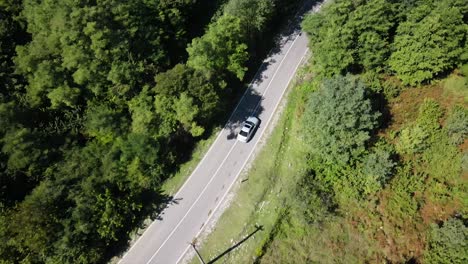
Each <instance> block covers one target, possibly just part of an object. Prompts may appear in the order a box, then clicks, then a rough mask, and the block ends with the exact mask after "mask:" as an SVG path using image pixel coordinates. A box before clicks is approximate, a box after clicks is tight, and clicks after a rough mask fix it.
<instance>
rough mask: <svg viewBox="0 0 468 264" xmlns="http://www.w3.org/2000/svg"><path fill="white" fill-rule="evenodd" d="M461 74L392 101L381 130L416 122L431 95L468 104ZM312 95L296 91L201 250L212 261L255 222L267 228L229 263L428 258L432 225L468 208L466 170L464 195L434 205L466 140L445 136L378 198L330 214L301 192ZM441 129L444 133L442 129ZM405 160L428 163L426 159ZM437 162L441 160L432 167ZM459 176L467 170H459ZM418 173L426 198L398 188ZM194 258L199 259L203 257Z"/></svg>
mask: <svg viewBox="0 0 468 264" xmlns="http://www.w3.org/2000/svg"><path fill="white" fill-rule="evenodd" d="M456 78H458V77H456ZM453 79H454V77H453V76H451V77H449V78H448V79H446V80H444V81H441V82H439V83H437V84H434V85H431V86H427V87H419V88H412V89H406V90H405V91H404V92H403V93H402V94H401V95H400V96H398V97H397V98H395V99H393V100H392V101H391V102H390V104H389V108H390V111H391V114H392V120H391V122H390V126H389V127H388V128H387V129H385V130H382V131H380V132H379V134H380V135H381V136H383V137H386V138H394V135H395V134H398V131H400V129H401V128H403V127H406V126H409V124H411V123H412V122H414V120H415V118H416V116H417V114H416V113H417V109H418V108H419V106H420V105H421V104H422V103H423V101H424V98H432V99H434V100H435V101H437V102H438V103H439V105H440V106H441V108H442V109H443V110H444V112H445V113H447V112H449V110H450V109H451V108H452V107H453V106H454V105H455V104H461V105H464V107H467V103H468V102H467V100H466V96H465V95H466V89H467V87H464V88H461V89H460V88H457V89H453V85H447V83H449V84H450V83H451V82H453ZM307 94H308V92H307V90H306V89H304V87H296V88H294V89H293V90H292V91H291V93H290V95H289V96H288V103H287V106H286V110H285V111H284V113H283V114H282V117H281V119H280V122H279V124H278V125H277V127H276V129H275V130H274V132H273V134H272V135H271V137H270V139H269V140H268V143H267V145H266V146H265V147H264V149H263V150H262V152H261V153H260V155H259V156H258V157H257V159H256V160H255V162H254V164H255V165H254V166H253V167H252V169H251V170H250V171H249V174H248V181H246V182H244V183H242V184H241V186H240V188H239V190H238V192H237V195H236V197H235V200H234V201H233V203H232V205H231V206H230V208H228V209H227V210H226V211H225V213H224V214H223V215H222V217H221V218H220V220H219V222H218V224H217V225H216V228H215V229H214V231H213V232H212V233H211V234H210V235H209V236H208V238H207V239H206V241H204V243H203V245H202V247H201V254H202V256H203V257H204V259H205V261H209V260H212V259H213V258H215V257H216V256H218V255H219V254H220V253H221V252H223V251H224V250H226V249H227V248H229V247H231V246H232V245H234V244H235V243H236V242H237V241H240V240H241V239H242V238H243V237H245V236H247V235H248V234H249V233H250V232H251V231H253V230H254V228H255V224H258V225H262V226H263V227H264V230H263V231H261V232H258V233H256V234H255V235H254V236H253V237H252V238H250V239H249V240H247V241H246V242H245V243H243V244H242V245H241V246H240V247H238V248H237V249H235V250H233V251H231V252H230V253H229V254H228V255H225V256H224V257H223V258H222V260H221V262H225V263H252V262H255V261H258V262H262V263H306V262H312V263H315V262H317V263H336V262H339V263H357V262H363V261H364V260H367V261H371V262H375V261H377V262H382V261H384V260H390V261H395V262H399V261H404V260H409V259H411V258H414V259H420V258H422V255H423V252H424V249H425V243H426V240H427V238H426V234H427V232H428V230H429V228H430V222H434V221H439V220H444V219H447V218H448V217H449V216H450V215H451V214H453V213H454V212H455V211H466V195H463V193H466V180H467V173H466V172H463V173H462V175H461V177H456V178H455V179H452V181H451V184H452V185H451V188H453V190H451V191H453V195H458V196H460V195H461V196H463V197H460V198H459V199H454V197H453V196H451V197H449V198H448V200H447V201H445V202H440V201H438V202H434V201H433V199H432V198H431V197H433V196H434V195H433V193H434V192H436V191H437V190H436V189H437V187H439V186H438V185H437V184H432V183H433V182H434V180H433V179H434V178H436V177H437V174H438V172H437V171H439V172H443V171H444V170H445V171H446V170H450V168H457V167H459V165H460V163H461V153H462V152H463V153H464V152H465V149H466V146H467V145H468V144H466V141H465V144H462V145H461V146H460V147H459V148H458V149H457V148H455V147H453V148H451V147H447V145H444V144H445V143H444V142H445V141H444V139H442V140H439V141H441V143H440V144H439V143H438V144H434V145H433V146H432V147H430V148H429V149H428V150H427V151H426V152H425V153H424V154H423V156H425V157H426V159H429V160H426V161H424V162H422V161H417V162H415V165H414V167H412V168H411V169H408V170H407V171H405V169H404V168H403V167H404V166H400V167H401V169H400V170H399V172H398V173H397V174H396V176H395V177H394V179H393V180H392V181H391V182H390V183H389V184H388V185H387V186H386V188H384V190H382V191H381V192H379V193H377V194H376V195H375V196H374V197H371V198H369V200H367V201H360V202H356V201H350V202H349V204H347V205H344V206H343V208H341V210H339V211H338V214H335V213H329V212H327V211H326V209H325V208H324V206H323V205H322V204H321V202H320V199H316V200H314V199H311V200H310V201H303V200H301V199H300V198H299V197H300V196H299V195H298V192H300V191H301V186H300V184H299V183H300V182H301V179H302V178H303V175H305V171H306V170H307V165H306V164H305V163H306V162H305V159H304V156H305V152H304V149H303V144H302V141H301V133H300V116H301V113H302V111H303V109H304V98H305V97H306V95H307ZM445 116H446V115H445ZM440 121H441V123H443V122H444V121H443V120H440ZM439 132H440V135H442V130H441V131H439ZM442 138H445V137H444V136H442ZM438 154H441V155H438ZM405 158H406V159H410V160H411V159H416V160H420V158H421V157H415V156H412V157H405ZM423 159H424V158H423ZM431 162H432V164H434V163H437V164H438V165H435V166H434V165H433V166H431ZM444 167H445V168H444ZM451 173H452V175H459V174H458V173H459V171H458V170H457V169H455V170H453V171H452V172H451ZM416 174H424V175H428V176H425V177H426V178H425V181H426V185H424V188H422V189H421V190H420V191H421V194H420V196H419V197H416V198H415V197H413V196H411V195H403V198H402V197H400V196H399V194H398V192H400V191H401V190H399V189H398V186H401V184H405V183H404V180H405V179H406V178H407V177H408V175H409V176H410V178H411V179H417V178H416V177H411V176H414V175H416ZM439 174H440V173H439ZM459 176H460V175H459ZM402 181H403V183H401V182H402ZM409 184H410V185H412V184H413V183H411V182H410V183H409ZM431 184H432V185H431ZM421 186H423V185H421ZM434 188H435V189H434ZM404 190H405V191H406V192H408V191H409V190H406V189H404ZM399 199H400V200H399ZM401 199H403V200H401ZM405 199H406V200H405ZM431 199H432V200H431ZM419 200H423V202H420V201H419ZM401 202H407V203H409V204H412V203H415V202H417V203H418V206H421V207H420V208H418V209H417V210H416V211H414V212H412V213H405V212H402V213H401V212H400V211H401V209H402V208H403V205H400V204H399V203H401ZM305 205H307V206H308V207H309V208H310V210H309V212H307V213H308V214H311V212H312V214H313V216H308V217H306V216H305V213H304V210H303V208H304V206H305ZM392 206H393V207H395V208H392ZM400 213H401V214H400ZM306 219H313V221H312V222H310V221H309V222H307V221H306ZM400 223H403V224H401V225H400ZM259 256H261V258H259ZM192 263H198V260H193V261H192Z"/></svg>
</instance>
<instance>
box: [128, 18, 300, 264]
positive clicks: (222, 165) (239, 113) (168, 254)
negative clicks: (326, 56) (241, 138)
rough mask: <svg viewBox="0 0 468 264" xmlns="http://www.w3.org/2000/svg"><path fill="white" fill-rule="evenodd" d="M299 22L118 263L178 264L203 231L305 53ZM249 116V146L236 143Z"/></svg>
mask: <svg viewBox="0 0 468 264" xmlns="http://www.w3.org/2000/svg"><path fill="white" fill-rule="evenodd" d="M298 28H299V26H298V22H296V23H294V24H292V25H291V28H290V32H289V33H286V34H285V35H284V36H283V37H282V38H281V40H280V42H279V44H278V47H277V49H276V50H274V51H272V52H271V54H270V55H269V57H268V58H267V59H265V60H264V63H263V64H262V66H261V67H260V69H259V71H258V72H257V74H256V76H255V77H254V79H253V81H252V83H251V84H250V86H249V88H248V89H247V91H246V93H245V94H244V96H243V97H242V99H241V100H240V102H239V104H238V105H237V107H236V109H235V110H234V111H233V113H232V115H231V117H230V118H229V121H228V122H227V124H226V126H225V127H224V129H223V130H222V131H221V132H220V133H219V135H218V137H217V138H216V140H215V142H214V143H213V145H212V146H211V148H210V149H209V150H208V152H207V153H206V155H205V156H204V157H203V159H202V160H201V161H200V163H199V164H198V166H197V167H196V168H195V170H194V171H193V173H192V175H190V177H189V178H188V179H187V181H186V182H185V183H184V185H183V186H182V187H181V189H180V190H179V191H178V192H177V194H176V195H174V200H175V201H177V203H173V204H170V205H169V206H168V207H167V208H166V209H165V210H164V211H163V213H162V215H160V218H161V220H155V221H154V222H153V223H152V224H151V225H150V227H149V228H148V229H147V230H146V231H145V232H144V233H143V235H142V236H141V237H140V238H139V239H138V240H137V241H136V243H135V244H134V245H133V246H132V247H131V248H130V250H129V251H128V252H127V253H126V254H125V255H124V256H123V258H122V259H121V261H120V263H121V264H124V263H125V264H139V263H143V264H150V263H151V264H156V263H161V264H171V263H178V262H179V261H180V260H181V259H182V258H183V256H184V255H185V253H186V252H187V251H188V249H189V247H190V245H189V243H190V242H191V241H192V240H193V239H194V238H196V237H197V236H198V235H199V234H200V232H201V231H202V229H203V227H204V226H205V223H207V222H208V221H209V220H210V217H211V216H212V215H213V212H214V211H216V209H217V208H218V206H219V204H220V202H221V201H222V200H223V199H224V197H225V196H226V194H227V193H228V192H229V189H230V188H231V186H232V185H233V184H234V183H235V181H236V180H237V178H238V176H239V174H240V173H241V171H242V169H243V168H244V165H245V164H246V163H247V161H248V160H249V158H250V157H251V155H252V153H253V152H254V149H255V146H256V145H257V143H258V142H259V140H260V138H261V136H262V135H263V133H264V131H265V129H266V127H267V126H268V124H269V122H270V120H271V118H272V117H273V114H274V112H275V110H276V108H277V106H278V104H279V102H280V101H281V98H282V96H283V94H284V92H285V91H286V88H287V87H288V84H289V82H290V81H291V79H292V78H293V76H294V74H295V72H296V70H297V68H298V67H299V65H300V64H301V61H302V59H303V57H304V56H305V54H306V52H307V43H308V41H307V37H306V36H305V34H301V32H300V31H299V29H298ZM249 115H255V116H258V117H259V119H260V120H261V123H260V126H259V128H258V130H257V132H256V134H255V135H254V136H253V138H252V140H251V141H250V142H249V143H241V142H238V141H237V140H236V139H235V136H236V135H237V131H239V129H240V127H239V126H240V124H241V123H242V121H243V120H244V119H245V118H246V117H247V116H249Z"/></svg>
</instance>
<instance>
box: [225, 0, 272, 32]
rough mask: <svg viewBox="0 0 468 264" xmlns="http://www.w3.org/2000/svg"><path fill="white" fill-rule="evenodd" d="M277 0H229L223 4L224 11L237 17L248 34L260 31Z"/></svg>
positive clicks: (267, 20)
mask: <svg viewBox="0 0 468 264" xmlns="http://www.w3.org/2000/svg"><path fill="white" fill-rule="evenodd" d="M275 2H277V1H272V0H231V1H228V2H227V3H226V5H225V6H224V13H225V14H227V15H230V16H233V17H238V18H239V19H240V21H242V23H243V27H246V28H247V32H248V33H249V35H253V33H255V32H262V31H263V30H264V27H265V26H266V25H267V23H268V22H269V20H270V19H271V16H272V14H273V13H274V11H275V5H276V3H275Z"/></svg>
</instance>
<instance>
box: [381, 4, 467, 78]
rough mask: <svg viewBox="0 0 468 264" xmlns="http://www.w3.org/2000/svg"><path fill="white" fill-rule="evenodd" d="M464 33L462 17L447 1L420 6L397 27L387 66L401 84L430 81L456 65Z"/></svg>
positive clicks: (465, 30) (464, 25) (464, 27)
mask: <svg viewBox="0 0 468 264" xmlns="http://www.w3.org/2000/svg"><path fill="white" fill-rule="evenodd" d="M466 34H467V25H466V24H465V23H464V22H463V14H462V13H461V12H460V10H459V9H458V8H457V7H456V6H454V5H453V4H452V3H451V2H450V1H441V2H440V3H438V4H434V6H431V4H429V5H421V6H420V7H417V8H415V9H414V10H412V11H411V12H410V13H409V14H408V19H407V21H405V22H403V23H401V24H400V25H399V26H398V29H397V35H396V37H395V43H394V46H395V52H393V54H392V55H391V57H390V60H389V65H390V67H391V68H392V69H393V70H394V71H395V72H396V73H397V74H398V76H399V78H401V80H402V81H403V83H404V84H409V85H417V84H420V83H422V82H425V81H428V80H431V79H433V78H434V77H435V76H437V75H438V74H441V73H443V72H445V71H447V70H450V69H452V68H453V67H454V66H455V65H457V64H458V63H459V60H460V56H461V54H462V52H463V42H462V41H463V40H464V39H465V36H466Z"/></svg>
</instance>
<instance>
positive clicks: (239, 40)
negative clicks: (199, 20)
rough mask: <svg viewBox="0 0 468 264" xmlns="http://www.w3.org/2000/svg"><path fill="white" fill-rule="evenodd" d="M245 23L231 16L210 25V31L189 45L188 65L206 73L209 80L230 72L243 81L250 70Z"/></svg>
mask: <svg viewBox="0 0 468 264" xmlns="http://www.w3.org/2000/svg"><path fill="white" fill-rule="evenodd" d="M245 38H246V37H245V32H244V31H243V29H242V27H241V20H240V19H239V18H237V17H234V16H231V15H223V16H221V17H220V18H219V19H218V20H217V21H216V22H215V23H213V24H210V26H209V28H208V30H207V32H206V33H205V35H203V36H202V37H200V38H195V39H193V40H192V43H191V44H190V45H189V46H188V48H187V52H188V53H189V60H188V61H187V65H188V66H190V67H192V68H194V69H196V70H198V71H201V72H203V73H204V74H205V75H206V76H207V77H208V78H211V77H213V76H216V75H217V74H222V73H224V71H225V70H226V69H227V70H228V71H229V72H231V73H232V74H234V75H235V76H236V77H237V78H238V79H240V80H242V79H243V78H244V74H245V72H246V70H247V68H246V67H245V65H244V64H245V62H246V61H247V59H248V55H249V54H248V53H247V45H246V44H244V41H245Z"/></svg>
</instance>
